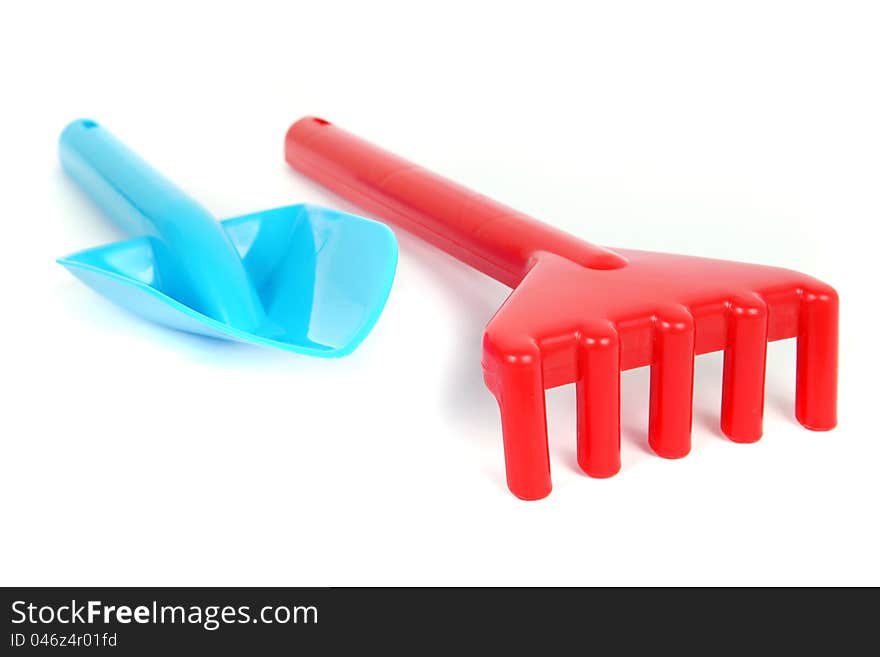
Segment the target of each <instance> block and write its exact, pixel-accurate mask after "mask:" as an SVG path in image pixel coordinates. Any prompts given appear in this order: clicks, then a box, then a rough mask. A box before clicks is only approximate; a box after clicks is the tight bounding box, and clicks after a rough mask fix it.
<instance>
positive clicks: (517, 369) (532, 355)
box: [487, 340, 553, 500]
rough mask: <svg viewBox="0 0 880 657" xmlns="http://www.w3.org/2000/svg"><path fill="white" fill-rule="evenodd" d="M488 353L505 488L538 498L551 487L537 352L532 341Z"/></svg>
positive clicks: (544, 410)
mask: <svg viewBox="0 0 880 657" xmlns="http://www.w3.org/2000/svg"><path fill="white" fill-rule="evenodd" d="M487 342H488V340H487ZM490 349H491V347H490ZM492 351H493V352H494V353H496V354H498V356H497V358H496V359H495V361H496V362H495V364H494V368H493V369H494V370H495V374H494V377H493V380H491V381H489V380H487V383H489V384H490V385H489V387H490V389H491V390H492V392H493V393H494V394H495V398H496V400H497V401H498V408H499V410H500V411H501V433H502V438H503V441H504V462H505V466H506V469H507V486H508V487H509V488H510V490H511V492H512V493H513V494H514V495H516V496H517V497H519V498H521V499H524V500H537V499H541V498H542V497H546V496H547V495H549V494H550V491H551V489H552V487H553V486H552V483H551V481H550V454H549V449H548V445H547V419H546V418H547V413H546V406H545V402H544V379H543V374H542V371H541V353H540V351H539V349H538V346H537V345H536V344H535V343H534V342H529V343H528V344H526V345H522V346H521V347H520V348H519V349H517V350H516V352H515V353H514V352H511V351H510V350H507V349H505V350H500V349H493V350H492Z"/></svg>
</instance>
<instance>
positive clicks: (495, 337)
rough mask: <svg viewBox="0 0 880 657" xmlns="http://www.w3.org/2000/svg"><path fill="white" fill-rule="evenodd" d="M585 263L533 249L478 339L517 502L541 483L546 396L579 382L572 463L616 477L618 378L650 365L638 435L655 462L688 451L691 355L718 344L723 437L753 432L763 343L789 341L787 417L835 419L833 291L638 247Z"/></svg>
mask: <svg viewBox="0 0 880 657" xmlns="http://www.w3.org/2000/svg"><path fill="white" fill-rule="evenodd" d="M616 251H617V252H618V253H619V254H621V255H622V256H624V258H625V262H624V261H621V266H620V267H619V268H615V269H590V268H588V267H585V266H582V265H579V264H576V263H574V262H572V261H570V260H567V259H565V258H562V257H560V256H557V255H554V254H550V253H541V254H538V255H537V257H536V262H535V264H534V266H533V267H532V268H531V269H530V270H529V273H528V274H527V275H526V276H525V278H524V279H523V280H522V282H521V283H520V284H519V285H518V286H517V287H516V289H515V290H514V291H513V293H512V294H511V295H510V297H509V298H508V299H507V301H506V302H505V304H504V305H503V306H502V307H501V309H500V310H499V311H498V312H497V313H496V314H495V316H494V317H493V318H492V320H491V321H490V322H489V325H488V326H487V328H486V332H485V334H484V337H483V372H484V377H485V380H486V384H487V385H488V386H489V389H490V390H491V391H492V392H493V393H494V394H495V397H496V398H497V399H498V404H499V406H500V409H501V422H502V427H503V434H504V451H505V460H506V464H507V480H508V485H509V486H510V489H511V491H513V493H514V494H516V495H517V496H518V497H521V498H524V499H538V498H541V497H544V496H546V495H547V494H548V493H549V492H550V489H551V483H550V461H549V454H548V449H547V429H546V419H545V411H544V390H545V389H547V388H553V387H556V386H559V385H564V384H567V383H575V382H576V383H577V413H578V417H577V443H578V448H577V454H578V463H579V464H580V466H581V468H582V469H583V470H584V472H586V473H587V474H589V475H591V476H593V477H609V476H611V475H613V474H615V473H616V472H617V471H618V470H619V469H620V371H622V370H627V369H632V368H636V367H643V366H645V365H650V366H651V401H650V413H649V427H648V439H649V442H650V445H651V447H652V448H653V450H654V451H655V452H656V453H657V454H658V455H660V456H663V457H666V458H680V457H682V456H685V455H686V454H687V453H688V452H689V451H690V443H691V438H690V434H691V419H692V415H693V410H692V402H693V380H694V375H693V373H694V357H695V356H696V355H698V354H704V353H708V352H711V351H720V350H724V376H723V383H722V401H721V429H722V431H724V433H725V434H726V435H727V436H729V437H730V438H731V439H732V440H734V441H737V442H753V441H756V440H758V439H759V438H760V437H761V423H762V415H763V407H764V368H765V362H766V353H767V342H768V341H770V340H781V339H784V338H791V337H797V338H798V364H797V392H796V414H797V418H798V420H799V421H800V422H801V423H802V424H803V425H804V426H806V427H808V428H810V429H817V430H825V429H831V428H833V427H834V425H835V424H836V410H835V409H836V389H837V381H836V374H837V294H836V293H835V291H834V290H833V289H832V288H830V287H829V286H827V285H825V284H823V283H821V282H819V281H817V280H815V279H812V278H809V277H807V276H804V275H803V274H799V273H797V272H793V271H788V270H785V269H777V268H773V267H763V266H759V265H748V264H742V263H737V262H726V261H722V260H710V259H706V258H695V257H689V256H677V255H667V254H662V253H651V252H647V251H630V250H616Z"/></svg>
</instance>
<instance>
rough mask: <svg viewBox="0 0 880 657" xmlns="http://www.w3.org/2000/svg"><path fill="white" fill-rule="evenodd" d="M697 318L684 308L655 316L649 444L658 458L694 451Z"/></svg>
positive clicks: (679, 455) (671, 308) (673, 456)
mask: <svg viewBox="0 0 880 657" xmlns="http://www.w3.org/2000/svg"><path fill="white" fill-rule="evenodd" d="M694 358H695V353H694V318H693V316H692V315H691V313H690V311H688V309H687V308H685V307H683V306H672V307H669V308H664V309H663V310H661V311H660V312H658V313H657V314H656V315H655V316H654V360H653V363H652V364H651V400H650V410H649V416H648V442H649V443H650V445H651V449H653V450H654V452H655V453H656V454H657V455H658V456H662V457H664V458H667V459H677V458H681V457H683V456H686V455H687V453H688V452H690V450H691V424H692V419H693V406H694V404H693V402H694Z"/></svg>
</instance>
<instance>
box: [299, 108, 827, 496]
mask: <svg viewBox="0 0 880 657" xmlns="http://www.w3.org/2000/svg"><path fill="white" fill-rule="evenodd" d="M286 157H287V161H288V162H289V163H290V164H291V165H292V166H294V167H295V168H297V169H298V170H300V171H302V172H303V173H305V174H306V175H308V176H310V177H312V178H314V179H315V180H317V181H319V182H321V183H322V184H324V185H326V186H327V187H329V188H330V189H332V190H334V191H336V192H338V193H339V194H341V195H342V196H344V197H346V198H348V199H350V200H352V201H354V202H356V203H358V204H359V205H361V206H363V207H365V208H368V209H369V210H371V211H372V212H374V213H375V214H376V215H377V216H380V217H383V218H384V219H387V220H389V221H391V222H393V223H396V224H398V225H400V226H402V227H403V228H405V229H407V230H408V231H410V232H412V233H414V234H416V235H418V236H420V237H421V238H423V239H424V240H426V241H428V242H430V243H432V244H434V245H435V246H437V247H439V248H441V249H443V250H444V251H446V252H447V253H449V254H451V255H453V256H455V257H456V258H458V259H459V260H462V261H463V262H466V263H468V264H470V265H471V266H473V267H476V268H477V269H479V270H480V271H483V272H484V273H486V274H488V275H490V276H492V277H494V278H496V279H497V280H500V281H501V282H503V283H506V284H508V285H510V286H511V287H513V288H515V289H514V291H513V293H512V294H511V295H510V297H509V298H508V300H507V301H506V302H505V304H504V305H503V306H502V307H501V309H500V310H499V311H498V312H497V313H496V315H495V316H494V317H493V318H492V320H491V321H490V322H489V326H488V327H487V328H486V333H485V335H484V338H483V372H484V378H485V380H486V383H487V385H488V386H489V388H490V390H492V392H493V393H494V394H495V397H496V398H497V399H498V403H499V406H500V408H501V422H502V429H503V434H504V453H505V460H506V463H507V482H508V485H509V486H510V489H511V491H513V493H514V494H515V495H517V496H519V497H521V498H524V499H538V498H541V497H544V496H546V495H547V494H548V493H549V492H550V488H551V484H550V460H549V455H548V449H547V425H546V418H545V412H544V389H545V388H553V387H555V386H559V385H563V384H566V383H574V382H576V383H577V399H578V404H577V406H578V431H577V436H578V438H577V440H578V463H580V465H581V467H582V468H583V469H584V471H585V472H586V473H587V474H589V475H592V476H594V477H609V476H611V475H613V474H614V473H616V472H617V471H618V470H619V469H620V371H621V370H626V369H632V368H634V367H642V366H645V365H650V366H651V408H650V420H649V429H648V434H649V442H650V444H651V447H652V448H653V449H654V451H655V452H657V454H659V455H660V456H664V457H667V458H679V457H682V456H684V455H685V454H687V453H688V451H689V450H690V432H691V419H692V415H693V409H692V402H693V382H694V357H695V356H696V355H697V354H704V353H707V352H710V351H719V350H722V349H723V350H724V377H723V378H724V380H723V383H722V401H721V428H722V430H723V431H724V433H725V434H727V435H728V436H729V437H730V438H731V439H733V440H735V441H738V442H753V441H755V440H757V439H758V438H760V437H761V422H762V415H763V410H764V368H765V361H766V353H767V342H768V341H769V340H781V339H783V338H791V337H797V339H798V365H797V399H796V414H797V418H798V420H799V421H800V422H801V423H802V424H803V425H804V426H806V427H808V428H810V429H816V430H824V429H831V428H832V427H834V425H835V423H836V417H835V414H836V406H837V400H836V394H837V294H836V293H835V292H834V290H833V289H832V288H830V287H828V286H827V285H825V284H824V283H821V282H819V281H817V280H815V279H813V278H809V277H808V276H804V275H803V274H798V273H797V272H793V271H788V270H785V269H777V268H773V267H761V266H758V265H747V264H742V263H736V262H725V261H721V260H709V259H706V258H694V257H689V256H676V255H666V254H661V253H650V252H647V251H630V250H624V249H614V250H613V251H612V250H608V249H604V248H602V247H598V246H594V245H592V244H589V243H587V242H584V241H581V240H578V239H576V238H574V237H572V236H571V235H567V234H566V233H563V232H561V231H559V230H556V229H554V228H552V227H550V226H547V225H546V224H542V223H540V222H538V221H535V220H534V219H531V218H530V217H527V216H525V215H523V214H521V213H519V212H516V211H515V210H512V209H510V208H508V207H506V206H503V205H501V204H499V203H496V202H494V201H492V200H490V199H488V198H486V197H484V196H481V195H479V194H476V193H474V192H472V191H470V190H467V189H465V188H463V187H460V186H458V185H456V184H455V183H453V182H451V181H449V180H446V179H445V178H441V177H440V176H437V175H435V174H433V173H431V172H429V171H426V170H425V169H422V168H420V167H418V166H416V165H414V164H412V163H410V162H407V161H406V160H404V159H402V158H399V157H397V156H396V155H393V154H391V153H388V152H387V151H384V150H382V149H380V148H378V147H376V146H374V145H372V144H370V143H369V142H366V141H364V140H362V139H359V138H358V137H355V136H354V135H351V134H349V133H347V132H345V131H343V130H341V129H339V128H337V127H336V126H334V125H332V124H331V123H329V122H327V121H324V120H321V119H313V118H305V119H300V120H299V121H297V122H296V123H294V124H293V125H292V126H291V128H290V130H289V131H288V133H287V139H286Z"/></svg>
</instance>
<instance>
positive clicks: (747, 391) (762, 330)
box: [721, 295, 767, 443]
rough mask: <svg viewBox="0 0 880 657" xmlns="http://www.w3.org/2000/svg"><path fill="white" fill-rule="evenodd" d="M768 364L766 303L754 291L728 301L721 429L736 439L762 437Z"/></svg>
mask: <svg viewBox="0 0 880 657" xmlns="http://www.w3.org/2000/svg"><path fill="white" fill-rule="evenodd" d="M766 366H767V304H766V303H765V302H764V300H763V299H761V298H760V297H759V296H757V295H744V296H737V297H734V298H732V299H730V300H729V302H728V304H727V347H726V348H725V350H724V374H723V381H722V388H721V430H722V431H723V432H724V433H725V435H726V436H727V437H728V438H730V439H731V440H733V441H734V442H738V443H752V442H755V441H756V440H758V439H760V438H761V434H762V432H763V420H764V375H765V370H766Z"/></svg>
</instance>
